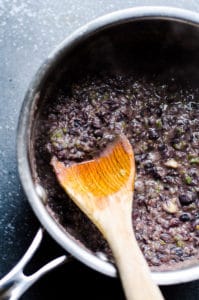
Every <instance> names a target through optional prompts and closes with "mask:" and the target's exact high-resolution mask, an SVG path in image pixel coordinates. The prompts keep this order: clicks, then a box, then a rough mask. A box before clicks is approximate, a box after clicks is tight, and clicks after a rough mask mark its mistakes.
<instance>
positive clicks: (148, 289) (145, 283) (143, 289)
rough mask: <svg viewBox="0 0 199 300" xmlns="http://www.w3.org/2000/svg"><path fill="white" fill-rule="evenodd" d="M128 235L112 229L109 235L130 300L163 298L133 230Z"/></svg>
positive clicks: (158, 299)
mask: <svg viewBox="0 0 199 300" xmlns="http://www.w3.org/2000/svg"><path fill="white" fill-rule="evenodd" d="M127 235H128V236H126V237H125V236H124V234H120V233H117V232H114V230H113V231H112V233H111V234H110V232H109V236H108V237H107V238H108V240H109V243H110V246H111V249H112V251H113V255H114V257H115V260H116V265H117V267H118V270H119V273H120V278H121V281H122V284H123V287H124V291H125V294H126V298H127V299H128V300H162V299H163V296H162V294H161V292H160V290H159V288H158V286H156V284H155V283H154V282H153V281H152V279H151V275H150V270H149V267H148V265H147V263H146V261H145V259H144V257H143V255H142V253H141V250H140V248H139V246H138V244H137V241H136V240H135V236H134V234H133V232H132V230H129V231H128V233H127Z"/></svg>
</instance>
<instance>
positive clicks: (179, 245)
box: [176, 240, 184, 248]
mask: <svg viewBox="0 0 199 300" xmlns="http://www.w3.org/2000/svg"><path fill="white" fill-rule="evenodd" d="M176 245H177V246H178V247H181V248H182V247H184V242H183V241H182V240H177V241H176Z"/></svg>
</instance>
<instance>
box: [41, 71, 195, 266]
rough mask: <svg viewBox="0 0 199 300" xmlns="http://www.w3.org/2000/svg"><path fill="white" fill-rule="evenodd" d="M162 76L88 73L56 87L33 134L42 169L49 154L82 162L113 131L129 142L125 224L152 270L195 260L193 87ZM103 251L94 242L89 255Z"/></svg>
mask: <svg viewBox="0 0 199 300" xmlns="http://www.w3.org/2000/svg"><path fill="white" fill-rule="evenodd" d="M168 78H169V79H168V80H158V79H157V78H155V79H147V78H146V77H144V76H141V77H139V76H134V75H132V74H128V76H127V75H114V76H113V75H112V76H110V75H103V76H99V77H98V78H97V77H94V76H90V77H89V76H88V77H87V78H86V79H84V80H82V81H78V82H76V83H73V84H72V86H71V88H70V89H68V90H67V89H65V90H64V89H60V90H59V92H58V95H57V96H56V99H53V100H54V101H53V102H50V103H51V104H49V106H47V108H46V111H45V117H44V118H43V119H42V124H41V126H40V130H39V135H38V137H37V160H38V164H40V165H42V164H43V166H46V165H47V164H48V165H49V161H50V158H51V157H52V156H56V157H57V158H58V159H59V160H61V161H63V162H64V163H65V164H71V163H73V162H80V161H84V160H87V159H90V158H92V157H94V156H95V155H97V154H98V153H99V151H101V150H102V149H103V148H104V147H105V145H107V143H108V142H110V141H112V140H113V139H114V138H115V136H116V135H117V134H120V133H124V134H125V135H126V136H127V137H128V138H129V140H130V142H131V144H132V146H133V149H134V153H135V159H136V166H137V177H136V183H135V194H134V207H133V226H134V229H135V232H136V238H137V240H138V242H139V245H140V247H141V249H142V251H143V253H144V255H145V258H146V259H147V261H148V263H149V265H150V266H151V267H156V268H169V267H170V268H175V266H178V264H179V263H180V264H182V262H184V261H187V260H188V261H191V259H198V256H199V255H198V254H199V252H198V247H199V89H198V88H193V87H191V86H190V85H189V83H184V82H183V83H180V81H178V80H177V78H175V77H172V76H170V77H169V76H168ZM41 132H43V133H44V134H43V137H42V138H41ZM51 171H52V170H51ZM41 174H42V173H40V177H41ZM42 176H43V175H42ZM51 176H52V175H51ZM53 176H54V175H53ZM45 178H47V179H45V180H46V182H47V181H49V177H48V176H47V175H46V176H45ZM42 180H43V182H44V181H45V180H44V179H41V181H42ZM53 180H54V179H53ZM45 185H46V183H45V182H44V186H45ZM54 185H58V184H56V183H55V184H54ZM56 189H59V188H58V187H56V188H55V190H53V188H52V186H51V192H50V207H51V209H52V210H54V211H56V209H57V206H58V204H55V203H56V201H57V203H58V202H59V203H60V202H61V201H62V200H61V199H63V197H65V195H64V196H63V194H62V192H61V191H60V190H59V193H58V192H55V191H56ZM60 193H61V194H60ZM58 194H59V195H61V196H58ZM58 199H59V200H58ZM64 201H65V199H64ZM56 205H57V206H56ZM59 205H61V206H62V207H63V203H62V204H59ZM64 205H65V204H64ZM74 209H75V208H74V207H73V208H72V211H73V210H74ZM57 211H58V213H59V214H60V211H61V209H59V210H57ZM66 214H67V212H66ZM76 214H77V212H76ZM64 218H65V216H64V213H63V211H62V217H61V218H60V216H59V221H60V220H61V221H60V222H61V223H62V224H63V226H65V228H67V229H68V225H67V224H65V223H67V221H66V220H65V219H64ZM78 218H79V219H78ZM82 218H83V219H82ZM77 219H78V221H77V227H78V226H79V228H80V227H81V226H82V225H80V224H81V222H83V223H84V224H85V223H87V222H88V220H87V219H86V218H84V217H83V216H82V215H81V217H77ZM82 220H83V221H82ZM71 222H72V221H71ZM78 224H79V225H78ZM89 224H90V223H89ZM84 226H85V225H84ZM89 226H91V225H89ZM76 229H77V228H76ZM84 229H85V227H84ZM89 232H90V231H89ZM94 234H96V230H95V229H93V235H94ZM86 235H87V236H88V232H87V233H84V236H86ZM97 238H98V237H97ZM87 239H89V238H88V237H87ZM90 239H93V238H92V237H90ZM104 248H105V251H106V252H107V251H108V250H107V249H108V247H107V245H106V243H105V242H104V241H103V239H102V238H100V239H99V238H98V244H97V246H96V249H95V250H96V251H97V250H104Z"/></svg>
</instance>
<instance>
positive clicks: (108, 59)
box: [29, 18, 199, 270]
mask: <svg viewBox="0 0 199 300" xmlns="http://www.w3.org/2000/svg"><path fill="white" fill-rule="evenodd" d="M50 62H51V66H50V67H48V71H47V72H46V74H45V76H43V77H42V80H41V81H40V83H39V88H38V90H39V97H36V98H35V101H37V105H36V104H35V103H34V102H33V106H32V109H33V107H34V114H33V116H32V120H31V139H30V140H31V149H32V151H33V152H32V151H31V155H30V158H29V159H30V162H31V168H32V174H33V177H34V181H35V183H39V184H40V185H41V186H42V187H43V188H44V190H45V191H46V194H47V199H48V200H47V204H46V209H47V211H48V213H49V214H50V215H51V216H52V218H53V219H54V220H55V222H56V223H57V224H59V226H60V228H61V230H64V231H65V232H66V234H67V235H68V237H69V238H70V239H72V240H73V241H74V242H75V243H77V244H78V245H80V246H81V247H83V248H85V249H86V250H87V251H89V252H91V253H93V254H94V255H97V256H99V257H100V258H103V259H104V256H106V257H107V259H108V260H110V261H113V259H112V255H111V251H110V250H109V248H108V245H107V243H106V242H105V241H104V239H103V238H102V236H101V234H100V233H99V232H98V230H97V229H96V228H95V226H94V225H93V224H91V222H90V221H89V220H88V219H87V217H85V216H84V215H83V213H82V212H81V211H80V210H79V209H78V208H77V207H76V206H75V205H74V204H73V202H72V201H71V200H70V199H69V198H68V197H67V195H65V193H64V192H63V191H62V189H61V188H60V187H59V185H58V183H57V182H56V179H55V176H54V173H53V171H52V167H51V166H50V159H51V157H50V155H49V153H48V151H47V150H46V148H45V144H46V142H47V139H49V136H48V133H47V132H46V127H45V126H43V124H44V123H45V122H46V118H47V116H48V115H49V113H50V107H52V106H53V102H54V101H56V99H57V97H58V95H60V91H61V93H63V91H64V93H65V94H66V95H67V96H70V93H71V86H72V85H73V84H74V83H75V84H76V83H77V82H80V81H81V80H82V78H86V77H87V76H88V75H89V76H93V77H96V78H98V77H100V76H101V74H104V73H106V74H111V76H115V75H116V74H117V75H118V74H129V73H131V74H132V73H133V74H136V76H137V77H144V78H145V79H146V80H153V81H156V78H158V80H159V81H162V82H164V81H166V82H168V80H169V79H170V78H171V77H172V75H173V76H175V77H177V80H178V81H179V82H180V84H181V85H184V84H186V83H187V81H189V84H190V85H191V86H192V87H193V88H197V87H198V76H199V71H198V70H199V30H198V27H197V26H196V25H191V24H186V23H183V22H180V21H176V20H160V19H158V18H154V19H142V20H132V21H129V20H128V22H124V23H121V24H116V25H110V26H109V27H108V28H104V29H101V30H100V31H99V30H96V31H95V32H92V33H88V34H85V35H83V36H82V37H81V38H79V40H77V41H75V42H73V43H72V44H71V45H70V47H68V46H66V47H65V49H62V51H60V52H59V53H58V54H57V55H55V57H54V58H52V59H51V61H50ZM160 101H161V99H160ZM66 105H67V103H66ZM196 261H197V259H196V258H194V259H191V260H187V261H186V263H184V264H183V263H178V264H174V265H173V266H172V267H170V269H173V268H174V269H182V268H185V267H187V265H188V266H189V265H193V264H196ZM154 269H155V270H157V269H158V270H160V269H161V267H160V266H158V267H157V268H156V267H155V268H154ZM164 269H166V267H164Z"/></svg>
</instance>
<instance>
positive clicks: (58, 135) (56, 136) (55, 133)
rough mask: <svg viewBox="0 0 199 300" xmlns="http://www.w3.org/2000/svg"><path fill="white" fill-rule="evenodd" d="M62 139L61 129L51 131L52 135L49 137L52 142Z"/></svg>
mask: <svg viewBox="0 0 199 300" xmlns="http://www.w3.org/2000/svg"><path fill="white" fill-rule="evenodd" d="M62 137H63V131H62V129H56V130H55V131H53V133H52V134H51V136H50V139H51V141H52V142H54V141H56V140H58V139H60V138H62Z"/></svg>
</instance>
